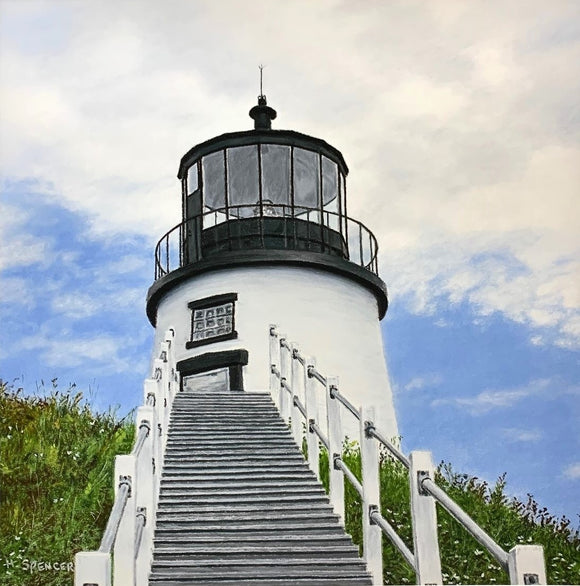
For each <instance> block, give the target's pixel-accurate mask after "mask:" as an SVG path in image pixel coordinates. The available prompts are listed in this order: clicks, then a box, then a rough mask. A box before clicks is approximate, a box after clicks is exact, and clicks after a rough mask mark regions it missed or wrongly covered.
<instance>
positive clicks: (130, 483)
mask: <svg viewBox="0 0 580 586" xmlns="http://www.w3.org/2000/svg"><path fill="white" fill-rule="evenodd" d="M173 337H174V332H173V330H168V331H167V333H166V335H165V338H164V341H163V342H162V343H161V347H160V349H159V354H158V358H156V359H155V360H154V362H153V368H152V373H151V378H149V379H146V380H145V384H144V397H143V405H142V406H141V407H139V408H138V409H137V415H136V424H137V429H136V436H135V444H134V446H133V450H132V451H131V453H130V454H127V455H121V456H117V457H116V458H115V475H114V478H115V502H114V504H113V508H112V510H111V514H110V516H109V520H108V522H107V527H106V529H105V532H104V534H103V538H102V540H101V545H100V547H99V549H98V550H97V551H81V552H79V553H77V554H76V556H75V586H111V584H115V585H116V586H140V585H141V584H147V581H148V575H149V570H150V566H151V560H152V556H153V532H154V530H155V511H156V510H157V500H158V497H159V485H160V475H161V470H162V467H163V459H164V454H165V444H166V442H167V428H168V425H169V415H170V413H171V405H172V404H173V399H174V397H175V395H176V392H177V390H178V376H177V372H176V369H175V357H174V353H173ZM111 556H113V560H114V563H113V564H112V563H111V561H112V560H111ZM111 566H112V567H113V571H112V576H111Z"/></svg>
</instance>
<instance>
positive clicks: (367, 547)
mask: <svg viewBox="0 0 580 586" xmlns="http://www.w3.org/2000/svg"><path fill="white" fill-rule="evenodd" d="M359 413H360V457H361V471H362V487H363V498H362V507H363V511H362V518H363V556H364V559H365V561H366V563H367V569H368V571H369V572H370V573H371V576H372V578H373V582H374V583H375V584H381V583H382V581H383V536H382V533H381V529H380V527H378V526H377V525H376V524H375V523H373V521H372V519H371V512H372V511H376V512H377V513H380V506H381V495H380V483H379V447H378V444H377V441H376V440H375V438H374V437H373V436H372V435H370V434H369V433H368V432H369V429H370V428H371V427H374V423H373V421H374V420H375V410H374V407H364V406H362V407H361V408H360V409H359Z"/></svg>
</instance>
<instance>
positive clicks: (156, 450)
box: [144, 379, 162, 510]
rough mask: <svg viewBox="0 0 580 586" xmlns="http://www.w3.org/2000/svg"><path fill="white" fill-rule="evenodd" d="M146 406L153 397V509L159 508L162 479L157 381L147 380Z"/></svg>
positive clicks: (150, 436)
mask: <svg viewBox="0 0 580 586" xmlns="http://www.w3.org/2000/svg"><path fill="white" fill-rule="evenodd" d="M144 395H145V404H146V403H147V397H150V396H153V400H154V403H153V405H151V412H152V415H151V419H150V420H149V421H150V422H151V430H150V431H149V439H150V440H151V466H152V473H153V483H152V487H151V490H152V495H153V509H152V510H156V508H157V499H158V498H159V488H160V478H161V463H162V462H161V460H162V455H161V451H160V448H161V441H160V437H159V428H158V427H157V426H158V424H159V411H158V409H159V405H158V403H159V392H158V384H157V381H155V380H152V379H147V380H146V381H145V384H144Z"/></svg>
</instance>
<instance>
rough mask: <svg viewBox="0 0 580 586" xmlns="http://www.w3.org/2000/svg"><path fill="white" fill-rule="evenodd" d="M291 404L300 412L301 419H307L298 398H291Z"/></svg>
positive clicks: (304, 409)
mask: <svg viewBox="0 0 580 586" xmlns="http://www.w3.org/2000/svg"><path fill="white" fill-rule="evenodd" d="M292 402H293V403H294V405H295V406H296V408H297V409H298V411H300V413H302V417H304V419H306V417H307V415H306V407H304V405H303V404H302V401H301V400H300V398H299V397H298V396H296V395H294V397H293V398H292Z"/></svg>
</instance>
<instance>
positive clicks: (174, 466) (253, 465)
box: [163, 460, 309, 474]
mask: <svg viewBox="0 0 580 586" xmlns="http://www.w3.org/2000/svg"><path fill="white" fill-rule="evenodd" d="M210 469H212V471H211V474H214V471H213V469H216V470H220V472H225V473H227V472H228V471H230V473H232V474H235V473H236V472H238V471H241V470H255V471H258V470H260V471H267V470H271V471H274V473H275V471H277V470H279V471H282V470H309V468H308V466H307V464H306V463H305V462H304V461H299V460H296V461H292V462H285V461H283V460H281V461H278V460H271V461H270V462H266V461H263V460H250V461H245V462H228V465H227V467H225V466H224V464H223V463H220V462H212V463H208V464H207V465H206V470H210ZM163 470H164V472H172V471H176V470H197V471H199V470H200V467H199V466H195V465H192V464H191V463H187V462H182V461H180V460H178V461H177V462H173V463H172V462H165V464H164V465H163ZM208 473H209V472H208Z"/></svg>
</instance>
